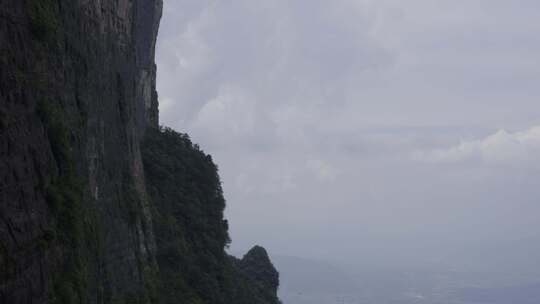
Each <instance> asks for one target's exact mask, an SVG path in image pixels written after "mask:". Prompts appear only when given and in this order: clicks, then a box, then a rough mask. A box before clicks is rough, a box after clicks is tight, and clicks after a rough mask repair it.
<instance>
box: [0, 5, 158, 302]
mask: <svg viewBox="0 0 540 304" xmlns="http://www.w3.org/2000/svg"><path fill="white" fill-rule="evenodd" d="M161 8H162V2H161V0H2V1H1V2H0V60H1V61H0V143H1V145H0V195H1V196H0V197H1V199H0V241H1V242H0V302H1V303H45V302H60V303H61V302H62V301H63V302H65V303H67V302H69V301H71V300H77V301H82V302H88V303H110V302H121V303H123V302H126V301H127V302H130V299H137V302H148V301H150V298H151V289H152V287H151V284H150V283H149V282H150V281H151V276H152V273H153V272H155V263H154V258H153V252H152V251H153V247H154V240H153V236H152V229H151V218H150V213H149V210H148V201H147V195H146V190H145V182H144V174H143V166H142V162H141V156H140V151H139V142H140V140H141V138H142V136H143V133H144V129H145V128H146V127H147V126H153V127H157V125H158V121H157V117H158V115H157V94H156V91H155V74H156V68H155V64H154V47H155V40H156V35H157V31H158V25H159V19H160V16H161ZM74 189H75V190H76V191H75V190H74Z"/></svg>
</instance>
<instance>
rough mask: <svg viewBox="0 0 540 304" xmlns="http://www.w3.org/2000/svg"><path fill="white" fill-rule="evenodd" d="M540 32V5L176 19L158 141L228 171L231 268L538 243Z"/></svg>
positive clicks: (217, 13) (164, 29) (160, 59)
mask: <svg viewBox="0 0 540 304" xmlns="http://www.w3.org/2000/svg"><path fill="white" fill-rule="evenodd" d="M538 20H540V2H539V1H537V0H409V1H402V0H332V1H329V0H303V1H300V0H271V1H270V0H268V1H263V0H259V1H254V0H222V1H218V0H214V1H210V0H181V1H179V0H175V1H165V7H164V14H163V20H162V24H161V29H160V34H159V39H158V50H157V64H158V92H159V98H160V119H161V123H162V124H164V125H167V126H170V127H173V128H174V129H176V130H179V131H181V132H186V133H189V134H190V136H191V137H192V138H193V140H194V141H195V142H198V143H200V145H201V147H202V148H203V149H204V150H205V151H206V152H207V153H210V154H212V156H213V158H214V160H215V161H216V162H217V164H218V166H219V168H220V173H221V177H222V180H223V184H224V192H225V196H226V199H227V203H228V207H227V211H226V216H227V217H228V218H229V220H230V223H231V236H232V239H233V244H232V250H242V251H243V250H245V249H246V248H248V247H250V246H251V245H253V244H255V243H259V244H261V245H264V246H266V247H267V248H268V249H269V250H270V251H271V252H274V253H279V254H287V255H296V256H306V257H318V258H334V259H335V258H343V259H351V260H352V259H355V258H358V257H366V258H369V257H374V256H379V257H383V258H384V259H394V260H396V259H399V258H403V257H407V256H409V255H410V256H414V255H416V254H417V252H418V251H419V249H421V250H422V252H427V254H426V255H425V256H422V257H421V258H422V259H424V258H425V259H429V258H433V259H436V258H438V257H439V256H441V255H442V251H444V249H443V248H449V247H453V246H467V244H478V243H482V242H491V241H503V240H504V241H506V240H512V239H520V238H524V237H530V236H533V237H534V236H536V235H537V234H538V231H540V202H539V201H538V198H539V197H540V183H539V181H540V179H539V178H540V162H539V160H540V159H539V158H540V103H539V102H540V100H539V97H540V22H538ZM441 244H444V245H441ZM445 246H446V247H445ZM438 250H439V251H438Z"/></svg>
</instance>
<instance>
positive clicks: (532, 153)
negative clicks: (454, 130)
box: [414, 126, 540, 167]
mask: <svg viewBox="0 0 540 304" xmlns="http://www.w3.org/2000/svg"><path fill="white" fill-rule="evenodd" d="M414 158H415V159H416V160H421V161H426V162H433V163H457V162H469V161H479V162H481V163H483V164H487V165H525V166H535V167H536V166H537V163H538V161H539V160H540V126H535V127H532V128H530V129H528V130H525V131H521V132H514V133H511V132H508V131H506V130H499V131H498V132H496V133H494V134H492V135H490V136H487V137H486V138H483V139H479V140H472V141H462V142H461V143H460V144H459V145H456V146H453V147H450V148H447V149H438V150H433V151H422V152H416V153H415V154H414Z"/></svg>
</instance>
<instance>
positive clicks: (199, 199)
mask: <svg viewBox="0 0 540 304" xmlns="http://www.w3.org/2000/svg"><path fill="white" fill-rule="evenodd" d="M142 154H143V162H144V169H145V177H146V183H147V190H148V193H149V195H150V198H151V201H152V204H153V206H154V210H153V213H154V214H153V220H154V222H153V225H154V235H155V238H156V244H157V253H156V257H157V262H158V266H159V271H160V272H159V275H158V277H159V282H158V295H159V300H158V302H159V303H166V304H169V303H171V304H172V303H178V299H182V303H187V304H199V303H201V304H202V303H204V304H227V303H235V304H244V303H245V304H258V303H261V304H262V303H268V304H270V303H277V298H276V297H275V290H274V291H273V293H272V292H269V294H274V296H273V297H272V296H268V297H265V296H261V295H260V293H261V292H262V291H263V290H264V288H262V287H261V286H259V285H257V284H256V283H255V282H252V281H251V280H250V278H249V276H248V275H246V274H244V273H243V271H242V270H241V269H240V268H239V267H236V266H237V263H236V261H237V260H236V259H234V258H231V257H229V256H228V255H227V254H226V253H225V247H226V245H227V243H228V242H229V237H228V225H227V221H226V220H224V219H223V210H224V208H225V200H224V198H223V193H222V188H221V183H220V179H219V176H218V173H217V167H216V165H215V164H214V163H213V161H212V158H211V157H210V156H209V155H206V154H204V152H203V151H201V150H200V148H199V147H198V146H197V145H196V144H193V143H192V142H191V140H190V139H189V137H188V136H187V135H185V134H180V133H177V132H175V131H174V130H172V129H168V128H162V129H160V130H152V129H150V130H147V134H146V138H145V141H144V143H143V146H142ZM276 288H277V286H276Z"/></svg>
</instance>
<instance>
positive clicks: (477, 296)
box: [459, 283, 540, 304]
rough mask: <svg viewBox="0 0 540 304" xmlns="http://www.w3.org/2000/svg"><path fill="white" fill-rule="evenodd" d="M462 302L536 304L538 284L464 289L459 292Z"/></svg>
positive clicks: (538, 291)
mask: <svg viewBox="0 0 540 304" xmlns="http://www.w3.org/2000/svg"><path fill="white" fill-rule="evenodd" d="M459 297H460V298H461V300H462V301H466V302H472V303H489V304H509V303H512V304H538V303H540V283H538V284H531V285H523V286H511V287H502V288H466V289H462V290H460V292H459Z"/></svg>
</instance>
